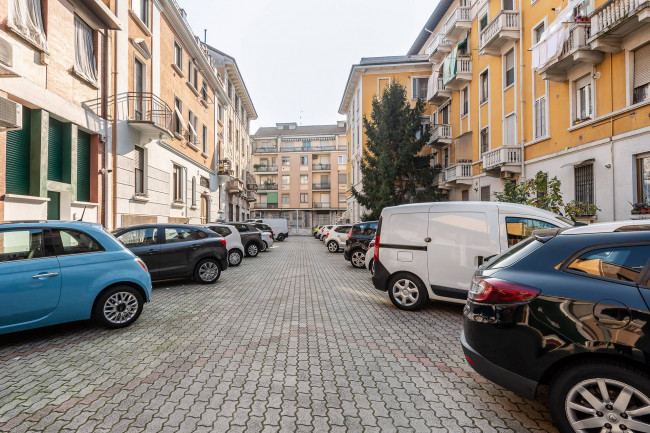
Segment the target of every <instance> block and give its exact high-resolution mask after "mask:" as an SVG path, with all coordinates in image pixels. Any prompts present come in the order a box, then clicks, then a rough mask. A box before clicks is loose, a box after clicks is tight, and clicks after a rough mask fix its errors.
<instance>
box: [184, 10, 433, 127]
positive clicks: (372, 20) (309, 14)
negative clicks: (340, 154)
mask: <svg viewBox="0 0 650 433" xmlns="http://www.w3.org/2000/svg"><path fill="white" fill-rule="evenodd" d="M178 3H179V5H180V7H182V8H185V10H186V11H187V14H188V20H189V22H190V25H191V26H192V30H193V31H194V33H196V34H197V35H198V36H200V37H201V38H203V29H207V30H208V33H207V42H208V43H209V44H210V45H213V46H214V47H216V48H217V49H219V50H221V51H223V52H225V53H227V54H229V55H231V56H233V57H235V59H236V60H237V64H238V65H239V69H240V70H241V72H242V75H243V77H244V81H245V82H246V86H247V87H248V91H249V93H250V95H251V97H252V99H253V104H254V105H255V109H256V110H257V114H258V115H259V119H258V120H257V121H255V122H253V123H252V127H251V129H252V131H256V130H257V128H258V127H260V126H274V125H275V123H276V122H298V123H300V124H303V125H310V124H331V123H335V122H336V121H337V120H339V119H342V118H343V117H342V116H341V115H339V114H338V108H339V104H340V102H341V98H342V96H343V90H344V87H345V83H346V81H347V78H348V74H349V72H350V66H351V65H352V64H355V63H358V62H359V59H360V58H361V57H372V56H388V55H403V54H406V52H407V51H408V49H409V48H410V47H411V44H412V43H413V42H414V41H415V38H416V37H417V35H418V34H419V32H420V30H421V29H422V26H424V24H425V23H426V21H427V19H428V18H429V16H430V15H431V13H432V12H433V9H434V8H435V5H436V3H437V0H398V1H395V0H392V1H388V0H320V1H315V0H179V2H178Z"/></svg>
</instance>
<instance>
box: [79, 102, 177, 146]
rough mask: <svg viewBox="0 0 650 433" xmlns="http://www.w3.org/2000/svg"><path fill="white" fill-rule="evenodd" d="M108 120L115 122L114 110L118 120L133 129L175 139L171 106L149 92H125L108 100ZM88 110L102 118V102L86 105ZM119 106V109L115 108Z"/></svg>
mask: <svg viewBox="0 0 650 433" xmlns="http://www.w3.org/2000/svg"><path fill="white" fill-rule="evenodd" d="M107 103H108V107H107V110H106V112H107V113H108V116H107V119H108V120H113V112H114V108H117V119H118V120H120V121H124V120H126V121H127V122H128V124H129V126H131V127H132V128H134V129H136V130H138V131H140V132H141V133H142V134H147V135H154V136H156V137H158V136H159V135H160V134H162V136H163V138H167V139H171V138H173V137H174V134H173V133H172V130H173V117H174V116H173V112H172V109H171V108H169V105H167V103H166V102H165V101H163V100H162V99H160V98H159V97H158V96H156V95H154V94H153V93H149V92H125V93H120V94H119V95H117V97H110V98H109V100H108V102H107ZM84 105H85V106H86V108H87V109H88V110H90V111H92V112H94V113H95V114H96V115H97V116H99V117H101V111H102V100H101V99H96V100H93V101H89V102H87V103H84ZM115 105H117V107H115Z"/></svg>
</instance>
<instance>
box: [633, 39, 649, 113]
mask: <svg viewBox="0 0 650 433" xmlns="http://www.w3.org/2000/svg"><path fill="white" fill-rule="evenodd" d="M648 99H650V44H646V45H644V46H642V47H641V48H637V49H636V50H635V51H634V95H633V98H632V103H634V104H638V103H639V102H643V101H647V100H648Z"/></svg>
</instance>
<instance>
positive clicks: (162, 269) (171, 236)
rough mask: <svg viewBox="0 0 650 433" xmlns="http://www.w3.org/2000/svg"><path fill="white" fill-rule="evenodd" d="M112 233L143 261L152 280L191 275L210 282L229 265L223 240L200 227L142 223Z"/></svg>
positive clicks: (203, 282)
mask: <svg viewBox="0 0 650 433" xmlns="http://www.w3.org/2000/svg"><path fill="white" fill-rule="evenodd" d="M113 235H114V236H115V237H116V238H117V239H118V240H119V241H120V242H122V243H123V244H124V245H125V246H126V247H127V248H128V249H130V250H131V251H132V252H133V253H134V254H135V255H137V256H138V257H140V258H141V259H142V260H143V261H144V262H145V263H146V265H147V267H148V268H149V273H150V274H151V279H152V280H164V279H169V278H185V277H192V278H194V279H195V280H196V281H197V282H198V283H202V284H210V283H214V282H215V281H217V280H218V279H219V276H220V275H221V272H222V271H224V270H226V269H227V268H228V254H227V251H226V240H225V239H224V238H223V237H222V236H220V235H219V234H217V233H215V232H213V231H212V230H208V229H206V228H203V227H197V226H191V225H183V224H143V225H137V226H132V227H123V228H119V229H116V230H114V231H113Z"/></svg>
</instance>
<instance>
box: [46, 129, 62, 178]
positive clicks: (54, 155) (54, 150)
mask: <svg viewBox="0 0 650 433" xmlns="http://www.w3.org/2000/svg"><path fill="white" fill-rule="evenodd" d="M65 135H66V134H65V124H64V123H63V122H59V121H58V120H56V119H53V118H52V117H50V129H49V131H48V143H47V179H48V180H53V181H56V182H63V140H64V139H65Z"/></svg>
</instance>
